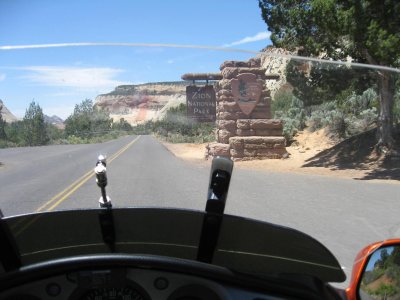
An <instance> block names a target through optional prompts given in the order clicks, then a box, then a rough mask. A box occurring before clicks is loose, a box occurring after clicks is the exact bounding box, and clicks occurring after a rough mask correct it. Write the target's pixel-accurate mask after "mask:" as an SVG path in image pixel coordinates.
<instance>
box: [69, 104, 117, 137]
mask: <svg viewBox="0 0 400 300" xmlns="http://www.w3.org/2000/svg"><path fill="white" fill-rule="evenodd" d="M111 124H112V119H111V118H110V116H109V114H108V113H107V112H105V111H103V110H100V109H98V108H96V107H95V106H94V105H93V101H92V100H90V99H85V100H83V101H82V102H81V103H80V104H77V105H75V108H74V112H73V113H72V115H70V116H69V117H68V118H67V120H65V134H66V135H67V136H71V135H75V136H79V137H92V136H93V135H95V134H101V133H105V132H108V131H109V130H110V129H111Z"/></svg>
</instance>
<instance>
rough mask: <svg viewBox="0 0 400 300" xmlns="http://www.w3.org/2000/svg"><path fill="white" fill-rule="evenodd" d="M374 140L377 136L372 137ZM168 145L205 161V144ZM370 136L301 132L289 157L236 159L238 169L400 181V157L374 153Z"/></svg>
mask: <svg viewBox="0 0 400 300" xmlns="http://www.w3.org/2000/svg"><path fill="white" fill-rule="evenodd" d="M372 140H374V139H372ZM365 143H368V144H365ZM164 145H165V147H166V148H167V149H169V151H171V152H172V153H173V154H174V155H175V156H177V157H179V158H181V159H184V160H187V161H191V162H194V163H198V164H205V165H206V164H210V161H207V160H205V149H206V145H207V144H206V143H205V144H171V143H165V142H164ZM372 148H373V144H371V137H370V136H363V137H359V138H355V139H354V138H353V139H349V140H346V141H344V142H341V143H335V142H334V141H332V140H331V139H330V138H328V137H327V134H326V132H325V131H324V130H319V131H316V132H308V131H305V132H301V133H300V134H298V135H297V136H296V137H295V142H293V143H292V145H291V146H289V147H287V148H286V150H287V152H288V153H289V154H290V155H289V158H286V159H268V160H253V161H239V162H235V167H236V168H243V169H252V170H261V171H268V172H290V173H299V174H312V175H324V176H333V177H340V178H348V179H357V180H368V181H374V182H387V183H400V181H399V180H400V158H399V159H397V157H394V158H393V157H392V158H389V159H387V158H386V159H379V158H376V157H372V156H371V149H372Z"/></svg>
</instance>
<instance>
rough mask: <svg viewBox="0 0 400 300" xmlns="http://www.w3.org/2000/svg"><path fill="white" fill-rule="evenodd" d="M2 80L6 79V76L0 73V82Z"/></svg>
mask: <svg viewBox="0 0 400 300" xmlns="http://www.w3.org/2000/svg"><path fill="white" fill-rule="evenodd" d="M4 79H6V74H1V73H0V81H3V80H4Z"/></svg>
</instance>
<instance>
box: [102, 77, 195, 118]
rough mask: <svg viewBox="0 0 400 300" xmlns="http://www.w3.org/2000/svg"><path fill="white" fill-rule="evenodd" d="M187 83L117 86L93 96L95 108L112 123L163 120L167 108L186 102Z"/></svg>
mask: <svg viewBox="0 0 400 300" xmlns="http://www.w3.org/2000/svg"><path fill="white" fill-rule="evenodd" d="M189 84H190V82H185V81H170V82H151V83H145V84H136V85H120V86H117V87H116V88H115V89H114V90H113V91H112V92H110V93H107V94H102V95H99V96H97V97H96V100H95V106H96V107H99V108H101V109H103V110H106V111H108V112H109V113H110V116H111V117H112V118H113V119H114V121H119V119H121V118H124V120H126V121H127V122H129V123H130V124H131V125H136V124H140V123H143V122H146V121H150V120H158V119H160V118H162V117H163V116H164V114H165V112H166V111H167V110H168V108H169V107H174V106H177V105H179V104H180V103H185V102H186V86H187V85H189Z"/></svg>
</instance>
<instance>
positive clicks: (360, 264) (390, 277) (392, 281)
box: [346, 239, 400, 300]
mask: <svg viewBox="0 0 400 300" xmlns="http://www.w3.org/2000/svg"><path fill="white" fill-rule="evenodd" d="M346 294H347V298H348V299H349V300H356V299H358V300H367V299H368V300H370V299H374V300H375V299H400V240H399V239H396V240H387V241H384V242H379V243H374V244H372V245H369V246H367V247H365V248H364V249H363V250H361V251H360V252H359V253H358V255H357V257H356V259H355V261H354V266H353V272H352V276H351V281H350V287H349V288H347V289H346Z"/></svg>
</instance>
